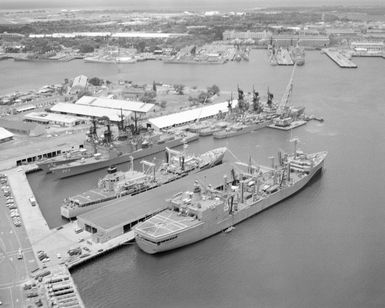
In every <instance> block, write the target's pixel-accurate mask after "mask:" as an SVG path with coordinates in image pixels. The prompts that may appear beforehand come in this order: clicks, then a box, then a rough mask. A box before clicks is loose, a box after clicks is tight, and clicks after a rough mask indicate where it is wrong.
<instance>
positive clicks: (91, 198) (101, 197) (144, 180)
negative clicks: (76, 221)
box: [60, 147, 227, 219]
mask: <svg viewBox="0 0 385 308" xmlns="http://www.w3.org/2000/svg"><path fill="white" fill-rule="evenodd" d="M226 150H227V148H225V147H222V148H217V149H213V150H211V151H208V152H205V153H203V154H201V155H187V154H186V153H185V151H183V152H181V151H176V150H172V149H168V148H167V149H166V151H165V153H166V162H164V163H162V164H161V165H160V166H159V168H158V169H156V165H155V163H154V162H148V161H145V160H142V161H141V164H142V171H136V170H134V165H133V158H131V167H130V169H129V170H128V171H126V172H122V171H118V170H117V168H116V167H110V168H108V170H107V172H108V173H107V175H106V176H105V177H103V178H102V179H100V180H99V181H98V186H97V187H95V188H92V189H90V190H88V191H86V192H83V193H81V194H78V195H75V196H72V197H69V198H66V199H65V200H64V202H63V205H62V206H61V208H60V212H61V215H62V216H63V217H65V218H68V219H71V218H74V217H76V216H78V215H80V214H83V213H85V212H88V211H90V210H93V209H96V208H99V207H101V206H103V202H106V201H108V200H112V199H115V198H119V197H122V196H127V195H136V194H139V193H141V192H144V191H147V190H150V189H153V188H155V187H158V186H160V185H163V184H165V183H169V182H172V181H175V180H177V179H179V178H181V177H183V176H186V175H187V174H190V173H192V172H199V171H201V170H204V169H207V168H211V167H213V166H215V165H217V164H220V163H222V160H223V157H224V154H225V152H226Z"/></svg>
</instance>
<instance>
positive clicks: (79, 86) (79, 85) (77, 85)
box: [70, 75, 88, 94]
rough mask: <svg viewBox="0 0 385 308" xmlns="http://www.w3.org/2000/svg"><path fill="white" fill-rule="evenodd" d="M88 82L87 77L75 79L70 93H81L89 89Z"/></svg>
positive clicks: (81, 76)
mask: <svg viewBox="0 0 385 308" xmlns="http://www.w3.org/2000/svg"><path fill="white" fill-rule="evenodd" d="M87 82H88V78H87V76H84V75H80V76H77V77H75V78H74V81H73V82H72V87H71V90H70V93H72V94H74V93H80V92H83V91H85V90H86V89H87Z"/></svg>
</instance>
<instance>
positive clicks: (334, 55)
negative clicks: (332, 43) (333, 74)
mask: <svg viewBox="0 0 385 308" xmlns="http://www.w3.org/2000/svg"><path fill="white" fill-rule="evenodd" d="M322 51H323V52H324V53H325V54H326V55H327V56H328V57H329V58H330V59H332V60H333V62H335V63H336V64H337V65H338V66H339V67H341V68H357V65H356V64H355V63H353V62H352V61H350V60H349V59H348V58H346V57H345V56H344V55H342V54H341V53H340V52H339V51H338V50H335V49H330V48H325V49H322Z"/></svg>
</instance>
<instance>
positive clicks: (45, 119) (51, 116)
mask: <svg viewBox="0 0 385 308" xmlns="http://www.w3.org/2000/svg"><path fill="white" fill-rule="evenodd" d="M24 121H26V122H35V123H39V124H43V125H58V126H64V127H73V126H76V125H79V124H82V123H85V122H86V120H85V119H84V118H78V117H75V116H70V115H64V114H57V113H51V112H49V113H48V112H31V113H28V114H26V115H25V116H24Z"/></svg>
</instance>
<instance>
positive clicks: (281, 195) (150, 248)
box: [135, 159, 324, 254]
mask: <svg viewBox="0 0 385 308" xmlns="http://www.w3.org/2000/svg"><path fill="white" fill-rule="evenodd" d="M323 165H324V159H323V160H322V161H321V162H320V163H319V164H318V165H316V166H314V168H313V169H312V170H311V172H310V173H309V174H308V175H307V176H305V177H303V178H302V179H300V180H298V181H297V182H296V183H295V184H294V185H292V186H289V187H287V188H284V189H282V190H279V191H278V192H276V193H273V194H271V195H270V196H269V197H267V198H265V199H260V200H258V201H256V202H255V203H253V204H252V205H251V206H249V207H247V208H245V209H242V210H241V211H238V212H235V213H234V214H233V215H230V216H228V217H227V218H226V219H224V220H222V221H218V222H217V223H201V224H198V225H196V226H194V227H192V228H190V229H186V230H184V231H182V232H181V233H178V234H176V235H175V236H174V237H173V238H172V239H171V240H167V241H164V242H162V243H160V244H159V245H157V244H155V243H154V242H151V241H149V240H147V239H145V238H143V237H142V236H140V234H138V233H137V234H136V237H135V239H136V243H137V244H138V246H139V247H140V248H141V249H142V250H143V251H144V252H146V253H148V254H155V253H159V252H164V251H168V250H172V249H176V248H180V247H182V246H186V245H189V244H192V243H195V242H198V241H200V240H203V239H205V238H207V237H210V236H212V235H214V234H216V233H219V232H221V231H224V230H226V229H228V228H229V227H232V226H234V225H236V224H238V223H240V222H242V221H244V220H246V219H248V218H249V217H251V216H253V215H256V214H258V213H260V212H262V211H264V210H266V209H268V208H269V207H271V206H273V205H275V204H277V203H278V202H280V201H282V200H284V199H286V198H288V197H290V196H291V195H293V194H295V193H296V192H298V191H299V190H301V189H302V188H303V187H304V186H305V185H306V184H307V183H308V182H309V181H310V180H311V179H312V178H313V176H314V175H315V174H316V173H317V172H318V171H320V170H321V169H322V168H323Z"/></svg>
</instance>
